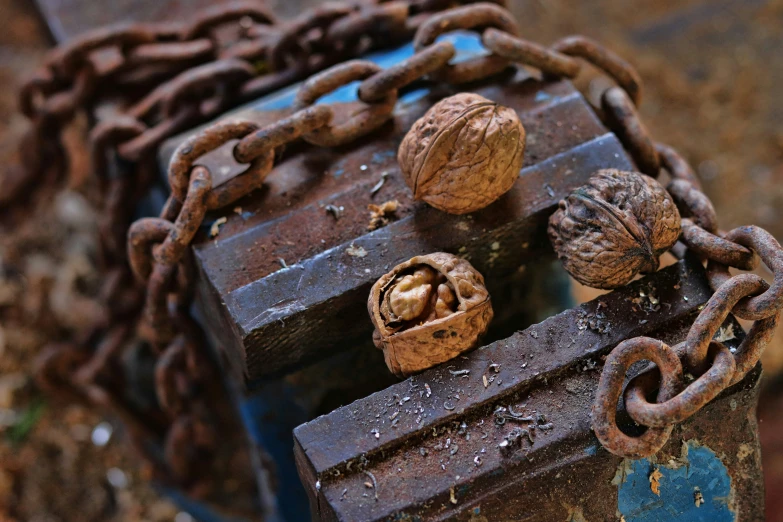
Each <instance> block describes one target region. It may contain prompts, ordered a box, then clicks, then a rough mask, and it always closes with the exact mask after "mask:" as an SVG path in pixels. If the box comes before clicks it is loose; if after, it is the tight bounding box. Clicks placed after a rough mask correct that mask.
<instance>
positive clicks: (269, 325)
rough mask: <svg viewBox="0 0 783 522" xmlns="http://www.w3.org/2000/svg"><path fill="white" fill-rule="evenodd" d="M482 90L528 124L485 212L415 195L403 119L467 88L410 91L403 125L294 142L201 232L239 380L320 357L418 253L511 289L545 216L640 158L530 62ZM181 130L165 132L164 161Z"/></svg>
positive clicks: (199, 256)
mask: <svg viewBox="0 0 783 522" xmlns="http://www.w3.org/2000/svg"><path fill="white" fill-rule="evenodd" d="M471 90H474V91H475V92H477V93H479V94H481V95H483V96H485V97H487V98H490V99H493V100H495V101H497V102H498V103H501V104H503V105H507V106H509V107H512V108H514V109H515V110H517V112H518V114H519V115H520V119H521V121H522V122H523V124H524V125H525V127H526V129H528V147H527V150H526V153H525V164H524V167H523V170H522V173H521V175H520V179H519V181H518V182H517V183H516V185H515V186H514V188H513V189H512V190H511V191H510V192H509V193H508V194H506V196H504V197H503V198H501V199H500V200H499V201H498V202H496V203H495V204H493V205H491V206H490V207H488V208H487V209H485V210H483V211H481V212H477V213H475V214H473V215H471V216H469V217H455V216H450V215H446V214H443V213H441V212H437V211H435V210H433V209H432V208H429V207H427V206H426V205H424V204H421V203H417V202H414V201H412V198H411V195H410V192H409V189H408V188H407V187H406V186H405V185H404V183H403V181H402V177H401V175H400V173H399V170H398V166H397V162H396V152H397V146H398V144H399V141H400V139H401V138H402V136H403V135H404V132H405V131H406V130H407V129H408V128H409V127H410V125H411V124H412V123H413V122H414V121H415V120H416V119H417V118H418V117H420V116H421V115H422V114H423V113H424V112H425V111H426V110H427V109H428V108H429V107H430V106H431V105H432V104H433V103H435V102H436V101H437V100H439V99H441V98H443V97H446V96H449V95H451V94H454V93H455V92H458V91H457V90H456V89H453V88H438V89H437V90H436V91H432V92H430V93H429V94H426V95H424V96H423V97H420V98H418V99H414V100H413V101H407V102H405V99H404V98H403V100H402V101H401V103H400V104H398V108H397V110H396V112H395V119H394V124H393V125H387V126H385V127H384V128H383V129H380V131H378V133H377V135H376V137H375V138H374V139H372V140H361V141H360V142H359V143H358V144H356V145H354V146H349V147H339V148H335V149H327V150H313V149H312V148H308V147H306V146H301V147H298V148H296V149H294V150H291V151H289V152H290V154H291V156H290V157H289V158H287V159H286V161H283V162H281V163H280V165H279V166H277V167H276V168H275V169H274V170H273V171H272V173H271V174H270V175H269V176H268V178H267V179H266V181H265V186H264V188H263V189H262V190H261V191H259V192H256V193H254V194H253V195H251V196H250V197H247V198H244V199H243V200H240V201H238V202H237V203H236V207H235V208H233V209H227V210H226V211H224V212H223V213H222V215H220V214H216V215H215V216H214V218H215V219H217V218H218V217H225V218H226V222H225V224H224V225H222V226H221V227H220V229H219V235H218V236H217V237H216V238H214V239H211V238H208V237H206V235H202V239H201V241H199V243H198V244H197V245H196V246H195V249H194V250H195V253H196V263H197V265H198V269H199V270H200V273H201V277H200V278H199V284H200V287H199V301H200V304H201V306H202V307H203V309H204V311H205V313H204V317H205V320H206V321H207V324H208V329H209V330H210V333H211V334H212V335H213V336H214V337H215V339H216V340H217V341H218V343H217V344H218V345H219V346H220V347H221V348H222V349H223V350H224V356H225V359H226V360H227V361H229V362H230V367H231V368H232V370H233V372H234V373H235V375H236V376H237V378H238V379H240V381H242V382H250V383H252V381H255V380H257V379H260V378H262V377H264V376H269V375H272V374H276V373H280V372H281V371H284V370H286V369H289V368H291V367H294V366H297V365H299V364H301V363H302V362H303V361H306V362H311V361H312V360H314V359H315V358H318V357H323V356H325V355H327V354H328V353H331V352H332V351H333V350H335V349H336V348H337V347H338V346H339V345H341V344H342V345H344V344H345V343H346V342H348V341H350V339H354V338H359V337H362V336H365V335H369V333H370V331H371V324H370V322H369V319H367V318H366V311H365V310H364V306H365V305H364V301H365V296H366V295H367V292H368V291H369V288H370V286H371V284H372V282H373V281H375V279H377V278H378V277H379V276H380V275H382V274H383V273H385V272H386V271H388V269H389V268H390V267H391V266H394V265H395V264H396V263H398V262H400V261H403V260H405V259H407V258H409V257H412V256H413V255H416V254H420V253H422V252H429V251H435V250H443V251H447V252H453V253H456V254H460V255H464V256H466V257H468V258H469V259H470V261H471V263H473V264H474V266H476V268H477V269H478V270H480V271H482V272H483V273H491V274H492V276H491V277H489V278H488V280H489V281H490V283H489V284H490V285H495V288H496V289H498V288H502V286H503V279H504V278H505V277H508V276H510V275H512V274H514V273H515V272H516V271H517V270H519V269H520V266H522V265H524V264H526V263H528V262H529V261H531V260H532V259H537V258H538V257H540V256H542V255H544V256H546V255H551V249H550V248H549V247H548V243H547V241H546V237H545V235H544V229H545V226H543V224H544V223H545V221H546V219H547V217H548V215H549V213H550V212H551V210H552V209H553V208H554V206H555V205H556V204H557V201H558V200H559V199H560V198H561V197H563V196H564V195H565V194H567V193H568V192H569V191H570V190H572V189H573V188H575V187H577V186H579V185H581V184H582V183H583V182H584V181H585V180H586V179H587V178H588V177H589V176H590V175H591V174H592V173H593V172H594V171H595V170H597V169H599V168H607V167H614V168H620V169H629V168H632V163H631V162H630V160H629V159H628V157H627V155H626V154H625V152H624V151H623V149H622V146H621V145H620V144H619V142H618V141H617V139H616V138H615V137H614V136H613V135H612V134H610V133H608V131H607V130H606V129H605V128H604V127H603V126H602V125H601V124H600V122H599V121H598V119H597V118H596V117H595V115H594V113H593V112H592V110H591V109H590V108H589V107H588V106H587V104H586V103H585V102H584V100H583V98H582V97H581V95H580V94H579V93H578V92H576V91H575V90H574V89H573V87H572V86H571V85H570V84H569V83H567V82H541V81H536V80H534V79H531V78H530V77H529V76H527V75H526V74H524V73H519V74H518V75H517V76H516V77H514V78H507V79H506V80H505V81H504V82H502V83H500V84H498V82H497V80H495V82H494V83H493V84H492V85H489V84H485V85H483V86H477V87H473V88H472V89H471ZM351 107H352V105H351V104H344V105H337V106H336V110H340V109H342V108H345V109H346V110H348V109H350V108H351ZM282 114H284V112H281V111H258V110H255V109H254V108H253V107H250V108H248V109H245V110H242V111H239V112H237V113H234V114H229V115H228V116H227V118H237V117H241V118H242V119H246V120H251V121H254V122H256V123H259V124H264V123H268V122H270V121H276V120H277V119H278V118H279V117H280V116H281V115H282ZM563 129H566V130H565V131H564V130H563ZM182 139H183V138H179V139H174V140H172V141H171V142H170V143H168V144H166V146H165V147H164V150H163V153H162V155H161V157H162V158H163V159H164V161H165V159H166V158H168V157H169V156H170V154H171V152H172V150H173V148H174V147H175V146H176V145H177V144H178V143H179V142H181V140H182ZM230 154H231V150H230V148H223V149H219V150H217V151H215V152H214V153H212V156H211V158H209V161H207V159H206V158H205V160H204V163H205V164H206V163H208V164H209V165H210V166H211V167H212V168H211V170H212V171H213V172H220V173H221V174H222V175H223V176H226V177H231V175H232V172H233V171H234V169H237V168H240V167H239V166H237V164H236V162H235V161H234V160H233V159H232V158H231V156H230ZM381 179H384V183H383V185H382V186H381V187H380V189H379V190H377V191H373V188H374V187H375V186H376V185H377V184H378V183H379V181H380V180H381ZM219 183H220V180H217V181H215V184H219ZM388 200H397V201H398V202H399V203H400V205H399V209H398V211H397V213H396V216H395V217H394V219H393V221H392V223H390V224H389V225H387V226H386V227H383V228H381V229H379V230H375V231H372V232H368V229H367V226H368V223H369V220H370V213H369V211H368V210H367V205H368V204H370V203H375V204H378V203H381V202H384V201H388ZM330 209H331V212H330V211H329V210H330ZM335 210H337V213H338V215H339V217H338V216H336V215H335ZM238 252H241V253H243V254H242V255H237V253H238ZM352 254H353V255H352ZM283 264H285V266H286V267H287V268H286V267H283ZM490 292H491V293H492V292H493V288H492V287H491V286H490Z"/></svg>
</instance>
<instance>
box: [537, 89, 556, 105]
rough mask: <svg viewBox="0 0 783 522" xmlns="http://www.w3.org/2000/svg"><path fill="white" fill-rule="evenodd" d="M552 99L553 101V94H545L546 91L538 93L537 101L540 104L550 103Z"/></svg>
mask: <svg viewBox="0 0 783 522" xmlns="http://www.w3.org/2000/svg"><path fill="white" fill-rule="evenodd" d="M551 99H552V95H551V94H548V93H546V92H544V91H538V92H537V93H536V97H535V100H536V101H537V102H538V103H541V102H545V101H549V100H551Z"/></svg>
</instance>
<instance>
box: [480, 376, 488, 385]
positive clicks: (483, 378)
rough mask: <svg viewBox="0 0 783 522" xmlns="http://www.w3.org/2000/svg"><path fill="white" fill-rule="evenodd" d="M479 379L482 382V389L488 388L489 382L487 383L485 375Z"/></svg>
mask: <svg viewBox="0 0 783 522" xmlns="http://www.w3.org/2000/svg"><path fill="white" fill-rule="evenodd" d="M481 379H482V380H483V381H484V388H486V387H488V386H489V381H487V376H486V375H482V376H481Z"/></svg>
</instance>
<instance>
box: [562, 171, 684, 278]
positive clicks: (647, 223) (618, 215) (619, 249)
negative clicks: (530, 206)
mask: <svg viewBox="0 0 783 522" xmlns="http://www.w3.org/2000/svg"><path fill="white" fill-rule="evenodd" d="M679 235H680V213H679V212H678V211H677V207H676V206H675V204H674V201H673V200H672V198H671V196H669V193H668V192H666V190H665V189H664V188H663V187H662V186H661V185H660V183H658V182H657V181H655V180H654V179H653V178H651V177H649V176H645V175H643V174H638V173H635V172H622V171H619V170H614V169H607V170H600V171H598V172H597V173H596V174H595V175H594V176H593V177H592V178H591V179H590V181H588V182H587V184H586V185H584V186H582V187H580V188H578V189H576V190H575V191H573V192H572V193H571V194H570V195H569V196H568V197H567V198H565V199H564V200H561V201H560V205H559V208H558V210H557V211H556V212H555V213H554V214H553V215H552V216H551V217H550V219H549V239H550V241H551V242H552V246H553V247H554V249H555V252H557V255H558V257H559V258H560V260H561V261H562V262H563V266H564V267H565V269H566V270H567V271H568V273H569V274H571V275H572V276H573V277H574V279H576V280H577V281H579V282H580V283H582V284H584V285H587V286H592V287H593V288H603V289H612V288H617V287H619V286H622V285H624V284H626V283H629V282H630V281H631V280H632V279H633V278H634V277H635V276H636V274H638V273H640V272H641V273H650V272H655V271H656V270H658V266H659V257H660V256H661V255H662V254H663V253H664V252H666V251H667V250H669V249H670V248H671V247H672V245H674V243H675V242H676V241H677V238H678V237H679Z"/></svg>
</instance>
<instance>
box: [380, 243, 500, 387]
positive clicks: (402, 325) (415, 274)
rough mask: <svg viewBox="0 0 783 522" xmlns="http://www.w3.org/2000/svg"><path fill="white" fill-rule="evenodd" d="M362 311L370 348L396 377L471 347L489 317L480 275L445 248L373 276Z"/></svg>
mask: <svg viewBox="0 0 783 522" xmlns="http://www.w3.org/2000/svg"><path fill="white" fill-rule="evenodd" d="M367 310H368V311H369V312H370V318H371V319H372V323H373V325H374V326H375V332H374V333H373V341H374V342H375V346H376V347H378V348H380V349H382V350H383V356H384V359H385V360H386V366H388V367H389V370H391V372H392V373H394V375H396V376H398V377H405V376H408V375H411V374H414V373H417V372H420V371H422V370H426V369H427V368H431V367H432V366H435V365H436V364H440V363H442V362H445V361H448V360H450V359H453V358H454V357H456V356H458V355H459V354H461V353H463V352H465V351H467V350H470V349H471V348H475V347H476V346H477V345H478V342H479V338H480V337H481V336H482V335H484V333H485V332H486V331H487V327H488V326H489V322H490V321H491V320H492V315H493V312H492V304H491V303H490V299H489V293H488V292H487V289H486V288H485V286H484V278H483V277H482V276H481V274H480V273H478V272H477V271H476V269H475V268H473V267H472V266H471V265H470V263H468V262H467V261H465V260H464V259H461V258H459V257H456V256H453V255H451V254H446V253H444V252H436V253H434V254H428V255H424V256H416V257H414V258H412V259H410V260H409V261H406V262H404V263H402V264H399V265H397V266H396V267H394V269H393V270H392V271H391V272H389V273H388V274H385V275H384V276H382V277H381V278H380V279H378V281H376V283H375V284H374V285H373V287H372V291H371V292H370V297H369V299H368V301H367Z"/></svg>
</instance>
